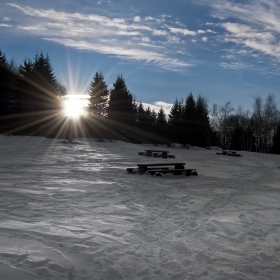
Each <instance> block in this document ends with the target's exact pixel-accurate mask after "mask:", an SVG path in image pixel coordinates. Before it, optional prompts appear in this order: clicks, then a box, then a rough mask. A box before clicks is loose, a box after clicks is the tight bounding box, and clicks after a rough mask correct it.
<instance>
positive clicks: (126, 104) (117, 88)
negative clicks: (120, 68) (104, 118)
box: [108, 75, 134, 125]
mask: <svg viewBox="0 0 280 280" xmlns="http://www.w3.org/2000/svg"><path fill="white" fill-rule="evenodd" d="M113 86H114V88H113V89H112V90H111V91H110V99H109V106H108V118H109V119H111V120H113V121H116V122H118V123H120V124H126V125H133V123H134V114H133V113H134V106H133V95H132V94H131V93H130V91H129V90H128V89H127V87H126V84H125V80H124V78H123V76H122V75H119V76H118V77H117V79H116V81H115V83H114V84H113Z"/></svg>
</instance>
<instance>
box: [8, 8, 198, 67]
mask: <svg viewBox="0 0 280 280" xmlns="http://www.w3.org/2000/svg"><path fill="white" fill-rule="evenodd" d="M8 6H9V7H11V8H13V9H17V10H18V11H20V12H21V13H22V14H24V17H20V16H19V18H20V19H19V20H18V24H17V25H16V24H15V25H14V27H16V28H17V29H20V30H22V31H25V32H29V33H30V34H33V35H36V36H41V37H44V40H48V41H52V42H56V43H59V44H63V45H66V46H69V47H72V48H77V49H84V50H89V51H94V52H98V53H103V54H111V55H115V56H118V57H122V58H125V59H131V60H137V61H143V62H145V63H152V64H155V65H158V66H160V67H163V68H166V69H172V70H175V69H177V68H184V67H190V66H192V63H189V62H188V61H186V59H187V58H183V59H184V60H180V59H178V58H176V54H177V51H178V50H180V49H183V48H184V47H185V42H184V40H183V37H184V36H195V35H196V32H194V31H190V30H188V29H186V28H176V27H172V26H171V25H170V24H171V23H170V24H169V26H162V19H167V18H169V17H170V16H167V15H163V16H160V18H159V19H156V18H152V17H146V18H145V20H142V19H141V17H140V16H134V17H129V18H121V17H119V18H116V17H110V16H103V15H99V14H81V13H77V12H76V13H67V12H59V11H55V10H53V9H49V10H48V9H35V8H32V7H28V6H20V5H18V4H8ZM13 21H14V22H17V19H16V18H13ZM140 22H141V23H140ZM2 26H3V27H4V25H2ZM5 27H7V26H5ZM42 34H43V36H42ZM175 34H176V35H175ZM155 49H157V51H154V50H155Z"/></svg>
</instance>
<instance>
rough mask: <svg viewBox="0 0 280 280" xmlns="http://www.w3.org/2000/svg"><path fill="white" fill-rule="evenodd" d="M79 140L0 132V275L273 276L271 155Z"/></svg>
mask: <svg viewBox="0 0 280 280" xmlns="http://www.w3.org/2000/svg"><path fill="white" fill-rule="evenodd" d="M79 141H80V142H81V145H67V144H62V143H60V140H53V139H46V138H40V137H26V136H25V137H24V136H11V137H10V136H9V137H8V136H0V150H1V151H0V155H1V157H0V174H1V181H0V211H1V216H0V270H1V271H2V272H3V273H1V274H0V279H3V280H4V279H5V280H6V279H23V280H29V279H39V280H40V279H81V280H82V279H84V280H86V279H93V280H95V279H100V280H101V279H104V280H105V279H112V280H117V279H141V280H149V279H150V280H157V279H163V280H164V279H187V280H192V279H201V280H202V279H204V280H205V279H213V280H214V279H215V280H217V279H218V280H220V279H225V280H231V279H233V280H238V279H240V280H241V279H242V280H246V279H252V280H253V279H254V280H264V279H272V280H273V279H275V280H277V279H280V245H279V242H280V215H279V214H280V203H279V202H280V184H279V181H280V169H279V166H280V156H279V155H263V154H258V153H249V152H241V153H242V154H243V157H241V158H234V157H228V156H218V155H216V151H212V150H205V149H199V148H192V149H189V150H187V149H179V148H168V149H169V150H170V153H172V154H175V155H176V159H170V161H174V162H176V161H178V162H181V161H183V162H186V167H189V168H196V169H197V171H198V175H199V176H198V177H196V176H191V177H184V176H174V175H165V176H163V177H162V178H158V177H154V176H149V175H139V174H128V173H126V167H136V164H137V163H140V162H149V161H153V162H159V161H166V159H158V158H148V157H144V156H138V151H142V150H144V149H145V148H149V147H152V145H135V144H128V143H124V142H121V141H117V142H107V141H106V142H97V141H89V140H85V139H79ZM165 149H166V148H165ZM8 277H10V278H8ZM19 277H20V278H19Z"/></svg>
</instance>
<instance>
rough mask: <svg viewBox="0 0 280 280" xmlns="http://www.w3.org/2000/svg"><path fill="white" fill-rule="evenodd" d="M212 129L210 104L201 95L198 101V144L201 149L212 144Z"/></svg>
mask: <svg viewBox="0 0 280 280" xmlns="http://www.w3.org/2000/svg"><path fill="white" fill-rule="evenodd" d="M211 135H212V131H211V127H210V118H209V110H208V104H207V101H206V99H205V98H203V97H202V96H201V95H199V96H198V97H197V100H196V143H197V145H198V146H200V147H206V146H209V145H210V144H211Z"/></svg>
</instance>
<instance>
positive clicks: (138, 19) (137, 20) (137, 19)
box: [133, 16, 141, 22]
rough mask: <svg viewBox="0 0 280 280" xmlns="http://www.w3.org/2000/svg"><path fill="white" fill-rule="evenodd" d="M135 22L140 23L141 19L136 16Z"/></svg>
mask: <svg viewBox="0 0 280 280" xmlns="http://www.w3.org/2000/svg"><path fill="white" fill-rule="evenodd" d="M133 20H134V21H136V22H139V21H141V17H139V16H135V17H134V19H133Z"/></svg>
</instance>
